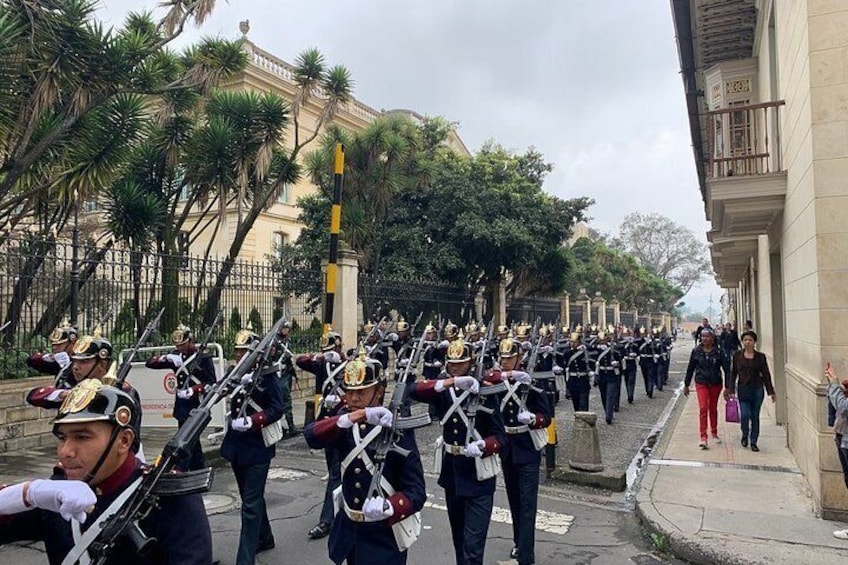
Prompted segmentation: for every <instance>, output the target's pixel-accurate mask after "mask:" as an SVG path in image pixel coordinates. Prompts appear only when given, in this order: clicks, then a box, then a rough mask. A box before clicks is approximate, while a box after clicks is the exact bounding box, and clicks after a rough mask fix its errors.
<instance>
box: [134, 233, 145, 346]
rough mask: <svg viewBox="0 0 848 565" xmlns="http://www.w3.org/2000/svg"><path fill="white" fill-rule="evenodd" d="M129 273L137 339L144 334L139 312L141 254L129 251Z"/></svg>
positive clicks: (142, 317)
mask: <svg viewBox="0 0 848 565" xmlns="http://www.w3.org/2000/svg"><path fill="white" fill-rule="evenodd" d="M130 273H131V275H132V285H133V297H132V305H133V317H134V318H135V337H136V339H138V338H139V337H141V334H142V333H144V327H145V323H144V316H143V315H142V312H141V253H140V252H138V251H135V250H130Z"/></svg>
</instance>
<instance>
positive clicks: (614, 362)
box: [610, 361, 620, 367]
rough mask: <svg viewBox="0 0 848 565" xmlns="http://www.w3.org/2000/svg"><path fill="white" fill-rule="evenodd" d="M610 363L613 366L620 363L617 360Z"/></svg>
mask: <svg viewBox="0 0 848 565" xmlns="http://www.w3.org/2000/svg"><path fill="white" fill-rule="evenodd" d="M610 365H612V366H613V367H618V366H619V365H620V363H619V362H618V361H613V362H612V363H610Z"/></svg>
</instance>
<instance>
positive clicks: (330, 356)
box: [324, 351, 342, 363]
mask: <svg viewBox="0 0 848 565" xmlns="http://www.w3.org/2000/svg"><path fill="white" fill-rule="evenodd" d="M324 361H326V362H327V363H341V362H342V358H341V357H339V352H338V351H327V352H326V353H324Z"/></svg>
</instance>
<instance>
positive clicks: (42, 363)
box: [26, 320, 78, 388]
mask: <svg viewBox="0 0 848 565" xmlns="http://www.w3.org/2000/svg"><path fill="white" fill-rule="evenodd" d="M77 337H78V332H77V329H76V328H75V327H73V326H72V325H71V324H70V323H68V321H67V320H63V321H62V323H60V324H59V325H58V326H56V329H54V330H53V332H52V333H51V334H50V348H51V352H50V353H33V354H32V355H30V356H29V357H27V360H26V364H27V366H29V367H31V368H33V369H35V371H37V372H38V374H39V375H53V376H55V377H56V379H55V380H54V383H53V384H54V386H55V387H57V388H72V387H73V386H74V381H73V379H72V378H71V353H72V352H73V350H74V344H75V343H76V342H77Z"/></svg>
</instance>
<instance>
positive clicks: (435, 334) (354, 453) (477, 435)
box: [0, 319, 671, 565]
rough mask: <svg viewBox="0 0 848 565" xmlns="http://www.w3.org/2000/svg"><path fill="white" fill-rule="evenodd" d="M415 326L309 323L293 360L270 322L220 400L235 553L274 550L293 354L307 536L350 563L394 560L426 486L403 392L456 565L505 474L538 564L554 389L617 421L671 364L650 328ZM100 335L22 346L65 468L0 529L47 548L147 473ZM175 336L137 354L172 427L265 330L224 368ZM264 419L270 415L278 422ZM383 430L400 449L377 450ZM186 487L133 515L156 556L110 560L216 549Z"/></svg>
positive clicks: (191, 558) (23, 489)
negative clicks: (320, 482) (47, 379)
mask: <svg viewBox="0 0 848 565" xmlns="http://www.w3.org/2000/svg"><path fill="white" fill-rule="evenodd" d="M415 325H417V322H416V324H413V325H412V326H410V324H409V323H407V322H406V321H404V320H402V319H401V320H399V321H398V322H397V323H396V324H395V327H394V329H393V330H392V329H390V322H389V320H388V319H383V320H381V321H380V322H378V323H376V324H373V325H370V326H368V325H366V326H365V327H364V328H363V329H364V332H363V333H364V337H363V341H362V342H361V343H360V344H359V347H355V348H351V349H348V350H347V351H345V349H344V347H343V344H342V338H341V336H340V335H339V334H338V333H337V332H335V331H333V330H329V331H327V332H325V333H324V334H323V335H322V336H321V339H320V343H319V346H320V351H319V352H317V353H310V354H305V355H300V356H297V357H296V358H295V357H294V355H293V353H292V351H291V349H290V347H289V340H288V336H289V332H290V330H291V326H290V325H289V324H287V323H284V324H277V325H276V330H274V331H277V330H278V331H279V333H278V334H277V335H274V336H273V337H274V339H273V340H272V342H271V343H272V345H270V346H268V347H267V351H266V352H265V353H264V354H263V355H261V356H260V357H259V358H257V359H256V360H255V361H253V364H252V365H251V366H250V367H249V370H245V369H244V368H243V367H242V368H240V369H239V370H238V371H237V378H236V379H235V380H233V381H232V382H227V383H226V384H227V387H226V392H227V393H228V394H229V401H228V402H229V410H228V418H227V430H226V434H225V437H224V441H223V444H222V448H221V453H222V456H223V457H224V458H225V459H227V460H229V461H230V463H231V466H232V470H233V473H234V475H235V477H236V481H237V484H238V489H239V494H240V496H241V498H242V504H241V523H242V527H241V535H240V540H239V547H238V550H237V561H236V562H237V563H238V564H249V563H254V562H255V559H256V554H257V553H260V552H262V551H267V550H269V549H271V548H273V547H274V546H275V540H274V536H273V533H272V531H271V528H270V523H269V521H268V516H267V509H266V506H265V500H264V491H265V483H266V480H267V475H268V470H269V466H270V461H271V459H272V458H273V457H274V456H275V453H276V452H275V443H276V441H277V440H279V439H280V437H286V436H288V437H293V436H294V435H297V433H298V431H299V430H297V428H296V427H295V425H294V420H293V415H292V413H291V384H292V379H294V378H295V375H294V370H293V367H294V365H297V366H298V367H299V368H300V369H302V370H304V371H307V372H310V373H312V374H313V375H315V389H314V393H315V403H314V405H315V414H314V416H315V417H314V421H313V422H312V423H310V424H309V425H307V426H306V428H305V430H304V436H305V439H306V441H307V443H308V444H309V445H310V446H311V447H313V448H316V449H323V450H324V452H325V458H326V464H327V471H328V477H329V479H328V481H327V487H326V492H325V497H324V504H323V506H322V509H321V513H320V517H319V520H318V522H317V524H316V525H315V526H314V527H313V528H312V529H311V530H310V531H309V532H308V534H307V535H308V536H309V537H310V538H312V539H318V538H322V537H325V536H329V541H328V547H329V557H330V559H331V560H332V561H333V562H334V563H350V564H355V563H357V562H358V563H371V562H383V561H385V562H388V563H406V561H407V556H408V549H409V547H411V545H412V544H413V543H414V542H415V540H416V539H417V537H418V536H419V534H420V530H421V519H420V511H421V509H422V507H423V504H424V501H425V499H426V494H425V490H424V475H423V467H422V464H421V457H420V455H419V450H418V446H417V444H416V440H415V435H414V433H413V431H412V428H411V427H409V426H408V425H407V424H404V422H409V421H411V420H414V419H415V418H414V417H412V416H411V411H410V403H412V402H419V403H425V404H427V405H428V409H427V412H426V414H428V415H429V416H430V418H431V419H432V420H433V421H437V422H439V424H440V425H441V430H442V433H441V435H440V438H439V441H438V442H437V445H436V468H435V472H437V473H438V475H439V480H438V483H439V485H440V486H441V487H442V488H443V489H444V491H445V500H446V503H447V513H448V519H449V523H450V527H451V533H452V539H453V545H454V551H455V557H456V562H457V563H458V564H459V563H461V564H477V563H483V562H484V561H483V559H484V550H485V540H486V535H487V531H488V525H489V523H490V520H491V513H492V508H493V497H494V491H495V481H496V479H495V477H496V476H497V475H498V474H500V473H501V472H502V473H503V476H504V483H505V486H506V492H507V498H508V501H509V507H510V512H511V514H512V525H513V542H514V547H513V550H512V551H511V554H510V557H511V558H513V559H516V560H517V561H518V563H519V564H522V565H524V564H531V563H534V562H535V555H534V546H535V541H534V534H535V517H536V513H537V512H536V510H537V499H538V486H539V466H540V463H541V453H542V450H543V449H544V448H545V446H546V445H547V446H550V444H551V443H552V441H553V442H555V435H554V436H553V437H552V433H551V429H552V428H554V426H553V425H552V419H553V413H554V405H555V404H557V403H558V402H559V400H560V395H561V394H564V395H565V396H566V398H569V399H570V400H571V402H572V406H573V408H574V410H575V411H586V410H588V409H589V395H590V392H591V389H592V387H593V386H596V387H597V388H598V389H599V394H600V398H601V402H602V405H603V408H604V414H605V420H606V422H607V424H612V422H613V418H614V415H615V413H616V412H618V411H619V409H620V398H621V395H622V384H623V385H624V387H623V388H624V391H625V392H626V395H627V400H628V403H631V404H632V403H633V400H634V394H635V383H636V373H637V367H638V370H641V372H642V376H643V380H644V384H645V392H646V394H647V395H648V396H649V397H653V391H654V389H657V390H662V388H663V386H664V385H665V382H666V380H667V378H668V356H669V352H670V349H671V339H670V338H669V336H668V335H666V333H665V332H664V331H663V330H662V329H660V328H653V329H652V330H651V332H648V331H646V329H645V328H639V329H637V330H636V331H635V332H631V331H630V330H629V329H628V328H612V327H610V328H606V329H600V328H597V327H595V326H593V327H591V328H589V329H588V331H585V332H584V330H583V328H582V327H580V326H578V327H575V328H573V329H571V328H568V327H562V328H560V327H558V324H557V325H550V326H546V325H539V324H538V323H537V324H536V325H534V326H530V325H529V324H518V325H516V326H514V327H512V328H511V327H508V326H499V327H498V328H497V332H495V331H493V330H494V328H491V327H490V328H486V327H485V326H484V325H483V324H474V323H470V324H468V325H467V326H465V327H464V328H460V327H458V326H457V325H456V324H453V323H451V322H448V323H447V324H442V323H441V322H435V321H434V322H431V323H429V324H427V325H426V326H425V327H424V328H423V330H422V331H421V335H420V336H419V335H415ZM101 333H102V332H101V330H100V329H99V328H98V329H96V330H95V331H93V332H92V335H91V336H83V337H79V335H78V332H77V330H76V329H75V328H73V327H71V326H70V325H69V324H62V325H61V326H60V327H59V328H57V329H56V331H54V333H53V334H52V335H51V347H52V352H51V353H50V354H45V355H41V354H37V355H34V356H33V357H32V358H31V359H30V360H29V363H30V365H31V366H33V367H34V368H37V369H38V370H40V371H44V372H48V373H52V374H55V375H56V376H57V378H56V382H55V384H54V386H51V387H40V388H38V389H34V390H33V391H31V392H30V394H29V395H28V400H29V401H30V402H31V403H32V404H34V405H36V406H41V407H51V408H57V409H58V415H57V417H56V419H55V420H54V433H55V434H56V435H57V437H59V440H60V446H59V457H60V460H61V462H62V464H63V469H64V470H61V469H60V471H61V472H59V471H57V475H55V476H54V477H52V479H53V480H49V481H38V480H35V481H30V482H27V483H22V484H20V485H14V486H12V487H8V488H5V489H2V490H0V542H3V541H8V540H12V539H34V538H39V539H44V540H45V542H46V545H47V548H48V555H49V558H50V561H51V562H56V563H60V562H62V561H63V559H65V557H64V556H65V555H67V554H68V553H71V554H73V555H76V553H81V554H84V553H85V552H86V551H88V549H87V547H88V546H86V545H85V542H86V536H85V532H86V528H87V527H88V525H90V524H92V523H93V522H95V521H94V520H93V518H95V517H96V516H97V515H99V514H101V513H104V512H108V511H109V506H110V505H111V504H112V503H113V502H114V501H115V499H118V498H120V496H119V495H120V493H121V492H122V491H123V490H124V489H128V488H131V486H130V485H132V484H133V481H134V480H135V479H136V478H137V477H139V476H141V475H143V474H145V473H148V472H149V471H150V466H148V465H147V464H146V463H145V462H144V456H143V454H142V453H141V447H140V444H139V442H140V438H141V427H140V424H141V404H140V400H139V398H138V394H137V393H136V392H135V391H134V390H133V389H132V387H130V386H129V385H127V384H126V383H122V386H121V387H120V389H119V388H115V387H112V386H110V382H109V373H110V372H112V373H114V371H115V366H116V364H115V363H113V362H112V346H111V343H110V342H109V341H108V340H107V339H106V338H104V337H103V336H102V335H101ZM493 334H495V335H493ZM560 334H562V335H563V336H564V337H563V338H562V339H560V338H559V337H558V335H560ZM171 337H172V341H173V344H174V351H173V352H171V353H168V354H166V355H162V356H154V357H151V358H150V359H148V360H147V361H146V364H147V366H148V367H151V368H156V369H164V370H169V371H174V372H175V375H176V376H177V387H176V393H175V403H174V414H173V415H174V418H175V419H176V420H177V422H178V424H179V426H180V427H181V428H182V427H183V426H184V425H186V422H187V421H188V416H189V414H191V413H192V411H193V410H194V409H195V408H197V407H198V406H199V405H200V403H201V399H203V398H204V397H205V395H206V394H208V393H209V391H210V389H211V388H212V387H213V386H214V385H215V384H216V383H220V382H221V380H225V379H227V378H228V375H229V374H230V371H233V369H234V367H235V368H238V367H239V363H240V362H241V360H242V358H243V357H244V356H245V354H246V353H248V352H250V351H253V349H254V348H256V347H257V345H258V344H259V343H260V336H258V335H256V334H255V333H254V332H252V330H250V329H249V328H248V329H245V330H242V331H240V332H239V333H238V334H237V336H236V340H235V344H234V352H235V363H234V365H232V366H230V368H229V369H228V370H227V371H226V372H225V374H224V375H223V377H222V379H221V380H219V379H218V377H217V375H216V374H215V370H214V367H212V362H211V357H210V356H209V354H208V353H207V352H205V351H201V350H200V349H201V348H198V346H197V344H196V341H195V337H194V334H193V333H192V331H191V330H190V329H189V328H187V327H185V326H182V325H180V326H179V327H178V328H177V329H176V330H175V331H174V332H173V333H172V334H171ZM262 342H263V343H264V342H266V340H262ZM390 350H391V351H393V352H394V375H393V380H395V381H397V385H396V386H397V387H401V386H403V387H404V388H403V389H402V390H403V391H404V392H403V394H402V398H401V399H400V401H399V402H398V403H394V400H393V404H392V406H394V408H395V409H389V408H385V407H384V404H385V399H384V396H385V394H386V390H387V384H388V381H389V378H388V375H387V370H388V365H389V360H390V359H389V355H388V353H389V351H390ZM419 369H420V374H418V372H419ZM418 377H420V378H418ZM395 404H396V406H395ZM282 421H285V422H286V424H287V425H286V426H285V429H284V430H283V427H282V425H281V422H282ZM275 426H276V427H277V428H280V432H279V434H277V435H276V436H275V435H274V433H273V429H274V428H275ZM386 430H389V431H390V432H391V433H389V435H388V437H389V438H390V442H391V443H393V445H395V446H396V447H398V448H400V449H397V450H389V451H387V452H381V451H380V449H379V448H378V445H379V444H380V441H381V440H380V438H381V437H382V438H385V437H386V435H385V434H386ZM80 433H84V434H92V435H97V437H102V438H104V439H103V441H102V442H100V443H98V444H97V445H88V446H85V447H86V448H87V449H88V450H89V451H90V452H85V449H83V448H82V447H81V443H82V441H81V440H80V439H79V437H77V434H80ZM269 437H270V438H271V439H269ZM383 443H385V442H383ZM383 447H385V445H383ZM401 452H403V453H404V455H400V454H399V453H401ZM183 455H184V457H183V458H182V460H181V461H180V462H179V464H178V465H177V470H179V471H194V470H198V469H202V468H204V467H205V461H204V460H203V455H202V451H200V449H199V442H196V443H194V444H193V446H191V449H190V450H186V452H185V453H184V454H183ZM374 462H378V463H379V465H375V464H374ZM106 485H108V488H104V487H105V486H106ZM198 500H199V495H197V494H187V495H178V496H173V497H171V498H168V499H167V500H166V503H164V504H161V505H159V507H158V508H160V511H159V512H156V513H155V516H152V515H151V516H148V517H145V519H144V520H143V523H142V524H141V526H142V529H143V530H144V531H145V533H147V534H148V535H150V534H151V533H152V534H155V535H156V537H157V539H158V545H157V547H156V550H155V553H153V554H151V555H154V556H155V557H153V558H151V557H140V556H139V555H134V554H133V552H132V546H131V544H129V543H126V544H123V545H121V547H119V548H117V549H115V548H112V549H113V553H112V554H111V555H110V561H109V562H119V561H120V560H122V559H123V560H126V562H128V563H159V562H170V563H198V564H199V563H210V562H211V536H210V535H209V529H208V528H209V526H208V521H207V519H206V516H205V513H204V512H203V507H202V501H200V503H199V505H198ZM172 506H179V509H180V510H179V511H174V510H173V509H172ZM41 523H48V524H50V527H47V528H44V527H41V526H40V524H41ZM171 529H174V530H178V531H179V534H178V535H176V534H174V533H173V532H171ZM186 532H188V533H189V534H191V535H192V538H193V539H195V540H197V541H198V543H193V544H192V546H191V549H192V551H191V552H190V554H189V552H187V551H186V544H184V543H181V542H180V540H183V539H185V535H186ZM90 541H91V540H90V539H89V540H88V542H89V543H90ZM74 552H76V553H74ZM119 556H120V559H119ZM128 556H132V558H130V557H128ZM112 559H114V561H112Z"/></svg>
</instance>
